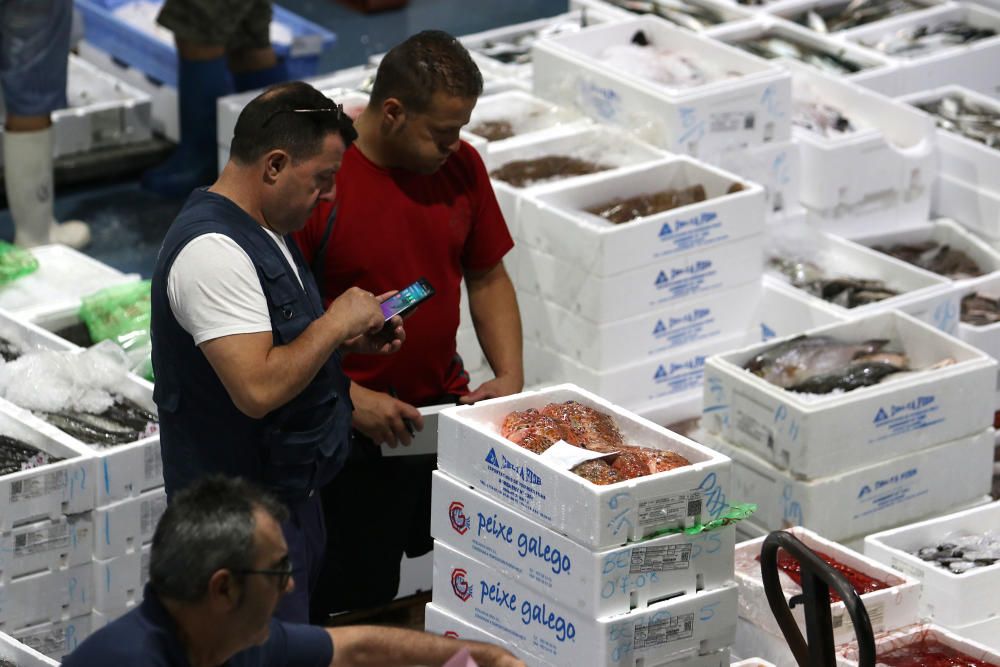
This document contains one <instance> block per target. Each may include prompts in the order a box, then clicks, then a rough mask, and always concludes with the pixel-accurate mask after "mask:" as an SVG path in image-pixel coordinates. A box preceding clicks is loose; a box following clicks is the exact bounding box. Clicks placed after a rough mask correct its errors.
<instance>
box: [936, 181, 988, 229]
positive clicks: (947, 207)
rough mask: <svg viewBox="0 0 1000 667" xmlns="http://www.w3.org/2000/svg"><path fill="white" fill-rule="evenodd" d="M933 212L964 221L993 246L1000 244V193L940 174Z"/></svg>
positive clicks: (963, 222)
mask: <svg viewBox="0 0 1000 667" xmlns="http://www.w3.org/2000/svg"><path fill="white" fill-rule="evenodd" d="M931 210H933V211H934V212H935V213H936V214H937V215H941V216H945V217H947V218H951V219H953V220H956V221H958V222H960V223H961V224H963V225H965V226H966V227H968V228H969V229H970V230H972V231H973V232H975V233H976V234H979V235H980V236H982V237H984V238H985V239H987V240H988V241H990V242H992V243H996V242H998V241H1000V192H997V193H993V192H991V191H990V190H986V189H983V188H976V187H973V186H971V185H969V184H967V183H964V182H962V181H959V180H956V179H954V178H952V177H950V176H946V175H945V174H938V179H937V183H936V184H935V188H934V195H933V199H932V200H931Z"/></svg>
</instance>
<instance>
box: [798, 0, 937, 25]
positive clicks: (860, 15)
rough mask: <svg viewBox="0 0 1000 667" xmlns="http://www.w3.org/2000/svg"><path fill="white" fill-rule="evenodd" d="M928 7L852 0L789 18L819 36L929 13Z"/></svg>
mask: <svg viewBox="0 0 1000 667" xmlns="http://www.w3.org/2000/svg"><path fill="white" fill-rule="evenodd" d="M928 6H929V5H927V4H923V3H919V2H913V1H912V0H852V1H850V2H836V3H831V4H825V5H817V6H816V7H813V8H811V9H809V10H807V11H804V12H799V13H798V14H796V15H793V16H791V17H790V18H791V19H792V20H793V21H795V22H796V23H798V24H799V25H804V26H806V27H808V28H810V29H812V30H815V31H816V32H819V33H831V32H838V31H840V30H847V29H848V28H856V27H858V26H860V25H865V24H867V23H872V22H874V21H881V20H882V19H884V18H888V17H889V16H896V15H898V14H903V13H906V12H913V11H918V10H921V9H927V7H928Z"/></svg>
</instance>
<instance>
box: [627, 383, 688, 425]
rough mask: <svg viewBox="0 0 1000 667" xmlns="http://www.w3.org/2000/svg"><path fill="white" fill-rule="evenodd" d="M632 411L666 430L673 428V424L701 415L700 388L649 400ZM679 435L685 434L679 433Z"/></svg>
mask: <svg viewBox="0 0 1000 667" xmlns="http://www.w3.org/2000/svg"><path fill="white" fill-rule="evenodd" d="M634 412H635V413H636V414H637V415H639V416H640V417H642V418H643V419H648V420H649V421H651V422H653V423H654V424H659V425H660V426H663V427H664V428H666V429H667V430H668V431H674V432H675V433H676V432H677V431H675V430H674V425H675V424H677V423H679V422H685V421H687V420H689V419H697V418H698V417H700V415H701V389H700V388H699V389H692V390H690V391H686V392H683V393H681V394H679V395H677V396H672V397H671V398H666V399H664V398H661V399H658V400H655V401H650V402H649V403H646V404H645V405H640V406H638V407H636V408H635V410H634ZM681 435H685V434H684V433H681Z"/></svg>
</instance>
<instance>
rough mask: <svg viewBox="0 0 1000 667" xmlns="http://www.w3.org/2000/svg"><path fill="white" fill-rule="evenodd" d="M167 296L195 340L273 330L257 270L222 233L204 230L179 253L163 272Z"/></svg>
mask: <svg viewBox="0 0 1000 667" xmlns="http://www.w3.org/2000/svg"><path fill="white" fill-rule="evenodd" d="M167 297H168V298H169V300H170V309H171V310H172V311H173V313H174V317H176V318H177V322H178V323H179V324H180V325H181V327H183V328H184V330H185V331H187V332H188V333H189V334H191V336H192V337H193V338H194V343H195V345H201V344H202V343H204V342H205V341H207V340H212V339H214V338H221V337H222V336H232V335H234V334H247V333H260V332H263V331H271V316H270V314H269V312H268V308H267V298H266V297H265V296H264V290H263V289H262V288H261V286H260V278H258V276H257V270H256V269H255V268H254V266H253V262H252V261H251V260H250V256H249V255H247V254H246V252H244V250H243V248H241V247H240V246H239V244H237V243H236V241H234V240H232V239H231V238H229V237H228V236H225V235H223V234H203V235H201V236H199V237H197V238H195V239H192V240H191V241H189V242H188V244H187V245H186V246H184V247H183V248H182V249H181V251H180V252H179V253H177V257H176V258H175V259H174V263H173V265H171V267H170V274H169V275H168V276H167Z"/></svg>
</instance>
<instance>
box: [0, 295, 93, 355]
mask: <svg viewBox="0 0 1000 667" xmlns="http://www.w3.org/2000/svg"><path fill="white" fill-rule="evenodd" d="M79 310H80V308H79V306H78V305H77V306H70V307H68V308H67V307H61V308H58V309H57V308H55V307H54V308H53V311H55V312H58V313H63V312H66V311H69V312H71V313H74V314H75V313H77V312H79ZM38 319H44V318H43V317H42V316H41V315H32V316H31V318H30V320H29V318H27V317H25V316H22V315H18V314H16V313H13V312H10V311H7V310H4V309H2V308H0V338H4V339H6V340H8V341H10V342H11V343H13V344H14V345H15V346H16V347H18V348H21V349H22V350H23V351H25V352H31V351H38V350H59V351H65V350H75V349H78V348H77V346H76V345H73V344H72V343H70V342H69V341H67V340H66V339H64V338H60V337H59V336H56V335H55V334H54V333H52V330H51V329H48V328H46V327H44V326H42V325H39V324H38V323H37V320H38ZM60 321H62V320H60Z"/></svg>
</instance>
